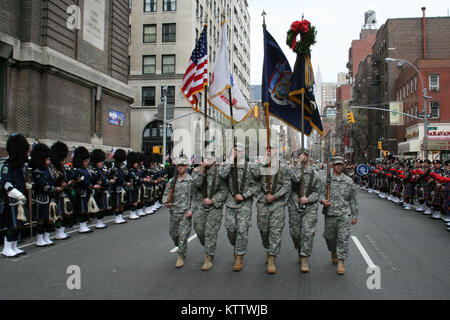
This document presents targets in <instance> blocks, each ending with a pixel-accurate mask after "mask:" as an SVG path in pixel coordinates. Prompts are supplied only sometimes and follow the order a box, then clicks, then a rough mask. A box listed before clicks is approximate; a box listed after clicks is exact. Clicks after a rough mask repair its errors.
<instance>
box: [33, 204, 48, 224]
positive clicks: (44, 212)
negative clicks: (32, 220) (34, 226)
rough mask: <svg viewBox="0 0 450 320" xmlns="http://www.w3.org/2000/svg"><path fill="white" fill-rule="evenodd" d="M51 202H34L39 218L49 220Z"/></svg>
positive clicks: (35, 211)
mask: <svg viewBox="0 0 450 320" xmlns="http://www.w3.org/2000/svg"><path fill="white" fill-rule="evenodd" d="M49 208H50V206H49V204H48V203H39V202H35V203H34V204H33V209H34V216H35V217H36V219H37V220H48V218H49V215H50V211H49Z"/></svg>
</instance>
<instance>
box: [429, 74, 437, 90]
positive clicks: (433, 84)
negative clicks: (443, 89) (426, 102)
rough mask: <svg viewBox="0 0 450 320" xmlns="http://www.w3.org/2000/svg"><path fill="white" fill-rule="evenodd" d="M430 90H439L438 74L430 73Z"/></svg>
mask: <svg viewBox="0 0 450 320" xmlns="http://www.w3.org/2000/svg"><path fill="white" fill-rule="evenodd" d="M430 91H439V75H438V74H432V75H430Z"/></svg>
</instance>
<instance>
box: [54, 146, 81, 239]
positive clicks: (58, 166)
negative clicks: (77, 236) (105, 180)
mask: <svg viewBox="0 0 450 320" xmlns="http://www.w3.org/2000/svg"><path fill="white" fill-rule="evenodd" d="M50 151H51V155H50V160H51V162H52V164H51V165H52V171H53V172H54V173H55V186H56V187H60V188H62V191H61V192H57V193H56V197H55V201H56V205H57V207H58V212H59V217H60V218H59V219H58V220H56V222H55V228H56V235H55V239H56V240H66V239H69V238H70V236H69V235H68V234H66V233H65V230H66V228H67V227H68V226H71V225H73V219H72V218H73V203H72V202H71V198H70V194H71V193H72V191H73V189H72V186H73V183H74V181H75V179H76V174H74V172H73V170H71V168H70V167H69V166H67V165H65V159H66V157H67V154H68V153H69V148H68V147H67V145H66V144H65V143H64V142H61V141H57V142H55V143H54V144H53V145H52V146H51V148H50Z"/></svg>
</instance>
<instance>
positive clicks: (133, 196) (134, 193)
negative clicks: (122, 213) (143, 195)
mask: <svg viewBox="0 0 450 320" xmlns="http://www.w3.org/2000/svg"><path fill="white" fill-rule="evenodd" d="M138 201H139V190H129V191H128V202H129V203H135V202H138Z"/></svg>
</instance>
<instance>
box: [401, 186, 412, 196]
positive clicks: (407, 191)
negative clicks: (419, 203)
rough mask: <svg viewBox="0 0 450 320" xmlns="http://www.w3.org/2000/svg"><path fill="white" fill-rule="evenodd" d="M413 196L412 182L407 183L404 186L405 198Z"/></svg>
mask: <svg viewBox="0 0 450 320" xmlns="http://www.w3.org/2000/svg"><path fill="white" fill-rule="evenodd" d="M412 196H413V187H412V185H411V184H410V183H407V184H405V186H404V188H403V198H405V199H411V198H412Z"/></svg>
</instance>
